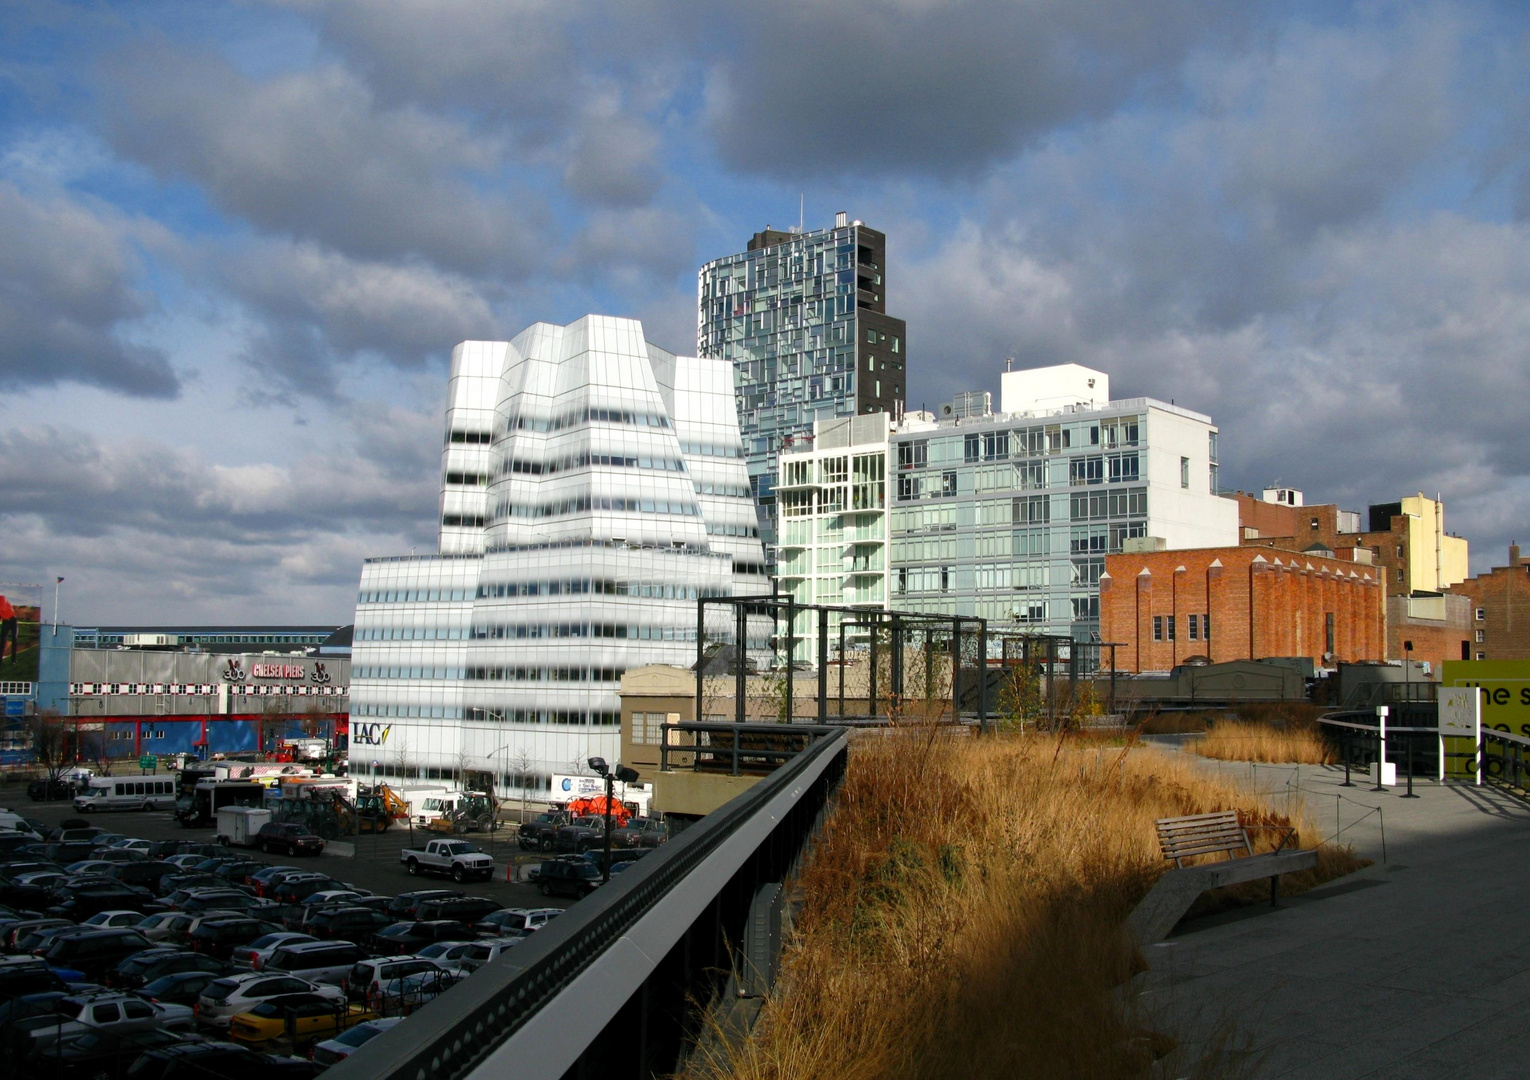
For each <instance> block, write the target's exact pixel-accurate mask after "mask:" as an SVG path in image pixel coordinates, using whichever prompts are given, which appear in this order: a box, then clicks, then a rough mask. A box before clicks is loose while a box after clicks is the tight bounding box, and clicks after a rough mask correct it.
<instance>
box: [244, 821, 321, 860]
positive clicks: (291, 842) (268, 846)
mask: <svg viewBox="0 0 1530 1080" xmlns="http://www.w3.org/2000/svg"><path fill="white" fill-rule="evenodd" d="M255 841H256V843H257V844H258V845H259V846H260V850H261V851H264V852H265V853H266V854H267V855H275V854H276V853H278V852H282V853H285V854H287V855H289V856H291V855H317V854H318V853H319V852H321V851H323V850H324V841H323V840H321V839H319V838H318V837H317V836H315V835H314V834H313V833H311V832H309V831H308V826H306V825H299V824H298V823H297V822H295V821H268V822H266V823H265V824H264V825H262V826H261V827H260V832H258V833H256V834H255Z"/></svg>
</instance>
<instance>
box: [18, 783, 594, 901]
mask: <svg viewBox="0 0 1530 1080" xmlns="http://www.w3.org/2000/svg"><path fill="white" fill-rule="evenodd" d="M0 807H5V808H6V809H9V810H12V811H14V812H15V813H18V814H21V815H23V816H25V817H35V818H38V819H40V820H42V821H46V822H47V823H48V824H50V825H57V824H58V823H59V822H61V821H63V820H64V819H65V818H79V819H81V820H85V821H88V822H90V824H92V825H97V826H99V827H101V828H103V829H106V830H107V831H108V832H114V833H121V834H122V835H124V836H132V837H136V838H138V839H142V840H196V841H200V842H204V843H212V842H214V841H215V840H216V839H217V836H216V832H215V830H213V829H187V828H183V827H182V826H181V825H180V824H179V823H177V822H176V820H175V818H174V816H173V815H172V814H171V813H170V812H169V811H168V810H166V811H156V812H153V813H147V814H146V813H143V812H142V811H114V812H111V813H99V812H98V813H93V814H79V813H76V812H75V809H74V806H73V804H72V803H69V802H64V801H59V802H33V801H32V800H31V799H29V798H27V794H26V788H25V787H24V786H19V785H13V786H0ZM516 829H517V826H515V825H514V824H507V825H501V827H500V828H499V829H498V830H497V831H495V832H494V833H472V834H469V835H467V836H464V837H461V839H464V840H467V841H469V842H470V843H472V844H475V845H477V847H478V848H479V849H480V850H482V851H485V852H487V853H489V854H490V855H491V856H493V858H494V878H493V879H492V880H490V881H474V882H466V883H464V884H462V885H457V884H455V883H453V882H452V880H451V879H450V878H448V877H438V876H434V875H423V874H422V875H421V876H419V877H410V876H409V872H408V871H407V870H405V869H404V867H403V864H402V863H400V862H399V853H400V852H401V851H403V850H404V849H405V848H408V847H424V846H425V842H426V841H427V840H439V839H442V834H440V833H432V832H427V831H425V830H423V829H414V830H410V829H409V828H407V827H404V826H401V825H394V826H393V827H392V828H390V829H389V830H388V831H387V832H383V833H375V834H370V835H365V834H364V835H362V836H358V837H342V838H341V840H342V842H345V843H354V845H355V851H356V853H355V855H354V856H347V855H341V854H337V853H336V852H335V851H334V850H331V849H330V848H329V847H326V850H325V851H324V853H323V854H321V855H317V856H298V857H297V858H295V859H287V858H284V857H279V856H273V855H266V854H264V853H263V852H261V851H260V850H259V849H257V848H250V849H249V856H250V858H252V859H255V860H258V861H260V862H265V863H272V864H281V865H284V866H301V867H303V868H304V869H313V870H317V871H320V872H322V873H325V874H329V875H330V876H331V877H333V878H335V879H337V880H339V881H343V882H346V883H347V884H349V885H354V886H356V887H358V888H361V889H365V890H367V891H368V892H373V893H380V894H382V895H385V896H396V895H398V894H399V893H401V892H409V891H411V890H413V889H432V888H442V889H455V890H457V891H459V892H462V893H465V894H467V895H468V896H482V897H487V898H488V899H490V900H493V901H494V902H495V903H498V904H501V905H503V906H504V907H508V908H516V907H520V908H537V907H558V908H566V907H568V906H570V905H571V904H572V903H573V901H572V900H569V899H567V898H565V897H557V896H554V897H545V896H543V895H542V894H541V893H540V892H538V891H537V889H536V888H535V886H532V885H528V884H524V883H516V882H507V881H506V880H505V877H506V872H507V870H508V871H509V872H510V875H511V876H512V877H513V876H515V872H516V870H517V869H518V868H520V867H522V866H532V865H535V864H536V863H537V862H539V861H540V856H537V855H535V854H532V853H529V852H523V851H521V850H520V847H519V845H518V844H517V843H516ZM234 850H236V851H238V850H240V849H237V848H236V849H234Z"/></svg>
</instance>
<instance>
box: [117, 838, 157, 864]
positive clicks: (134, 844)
mask: <svg viewBox="0 0 1530 1080" xmlns="http://www.w3.org/2000/svg"><path fill="white" fill-rule="evenodd" d="M112 847H114V848H117V849H118V850H120V851H136V852H139V853H140V854H142V855H143V857H144V858H146V859H147V858H149V857H150V856H149V852H150V850H151V849H152V848H153V847H154V841H152V840H139V839H137V838H136V837H132V836H124V837H123V838H122V839H121V840H115V841H113V842H112Z"/></svg>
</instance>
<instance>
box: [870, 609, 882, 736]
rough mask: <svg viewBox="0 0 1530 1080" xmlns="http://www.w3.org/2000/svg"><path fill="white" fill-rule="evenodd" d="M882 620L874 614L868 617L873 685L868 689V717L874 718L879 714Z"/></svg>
mask: <svg viewBox="0 0 1530 1080" xmlns="http://www.w3.org/2000/svg"><path fill="white" fill-rule="evenodd" d="M880 623H881V620H880V619H878V618H877V617H876V615H874V614H870V615H868V618H867V624H868V626H869V627H870V629H871V634H870V635H869V636H870V639H871V642H870V646H871V667H870V674H871V685H870V686H869V687H867V689H866V715H867V717H873V716H876V714H877V631H878V630H879V629H881V627H880V625H879V624H880Z"/></svg>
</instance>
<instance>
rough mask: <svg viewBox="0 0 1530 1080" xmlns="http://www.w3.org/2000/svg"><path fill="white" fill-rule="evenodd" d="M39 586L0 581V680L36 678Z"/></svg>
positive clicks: (39, 625) (40, 614)
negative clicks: (0, 582) (1, 582)
mask: <svg viewBox="0 0 1530 1080" xmlns="http://www.w3.org/2000/svg"><path fill="white" fill-rule="evenodd" d="M41 601H42V587H41V586H40V585H10V584H0V683H14V682H27V683H35V682H36V681H37V658H38V656H39V655H40V645H41V640H40V631H41V629H42V602H41Z"/></svg>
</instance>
